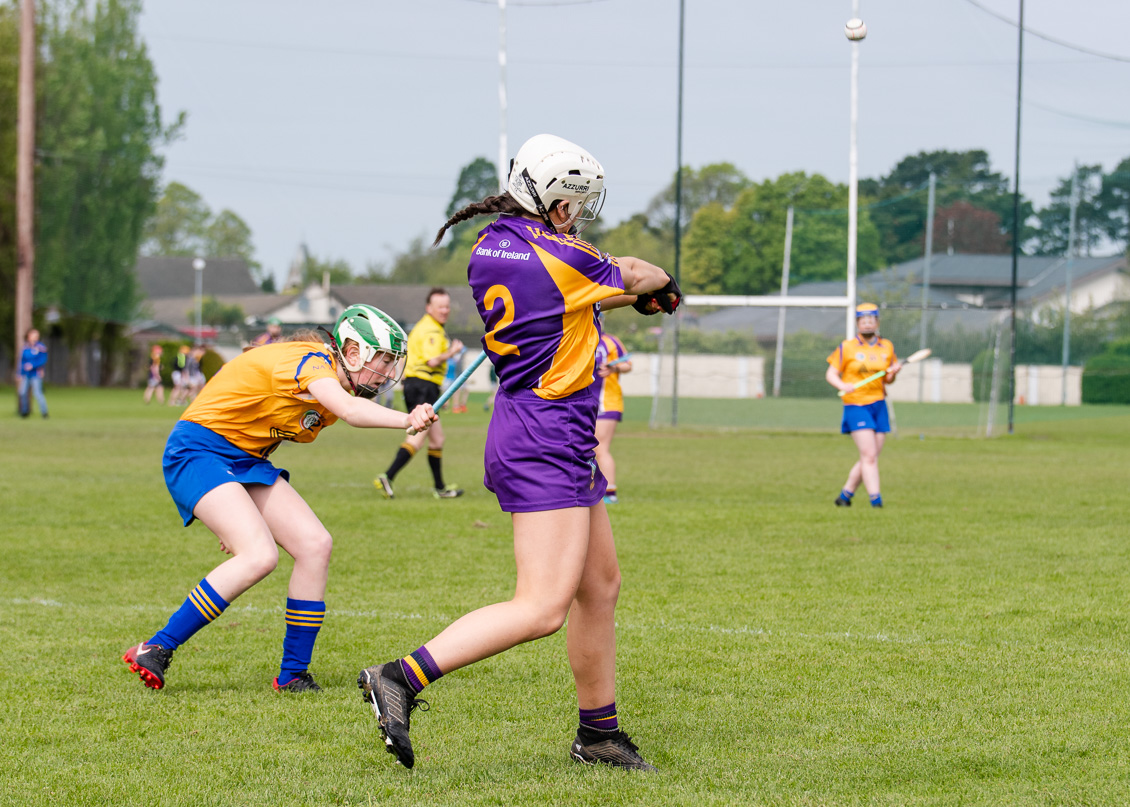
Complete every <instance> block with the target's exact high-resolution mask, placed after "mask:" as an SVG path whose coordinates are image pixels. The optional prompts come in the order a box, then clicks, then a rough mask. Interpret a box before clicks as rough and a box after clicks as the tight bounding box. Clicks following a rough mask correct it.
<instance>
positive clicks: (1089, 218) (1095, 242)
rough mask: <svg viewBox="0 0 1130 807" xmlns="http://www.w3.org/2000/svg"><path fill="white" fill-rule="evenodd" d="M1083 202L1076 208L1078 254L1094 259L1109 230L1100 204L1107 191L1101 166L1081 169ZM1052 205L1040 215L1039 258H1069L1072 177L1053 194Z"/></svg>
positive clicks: (1088, 166) (1087, 166)
mask: <svg viewBox="0 0 1130 807" xmlns="http://www.w3.org/2000/svg"><path fill="white" fill-rule="evenodd" d="M1078 188H1079V198H1078V200H1077V204H1076V207H1075V250H1076V254H1077V255H1088V256H1089V255H1090V254H1091V253H1092V251H1093V250H1094V249H1095V248H1096V247H1098V246H1100V245H1101V244H1102V242H1103V239H1104V238H1105V237H1106V233H1107V231H1108V229H1109V227H1108V221H1107V215H1106V212H1105V211H1104V210H1103V208H1102V205H1101V204H1100V202H1099V199H1100V196H1101V194H1102V189H1103V172H1102V166H1101V165H1081V166H1079V182H1078ZM1050 196H1051V201H1050V202H1049V203H1048V206H1047V207H1045V208H1044V209H1043V210H1041V211H1040V212H1039V214H1038V217H1039V220H1040V233H1039V237H1038V239H1037V243H1036V253H1037V254H1039V255H1066V254H1067V248H1068V245H1067V240H1068V236H1069V234H1070V230H1071V176H1067V177H1064V178H1062V179H1060V181H1059V184H1058V185H1057V186H1056V187H1055V188H1054V189H1053V190H1052V192H1051V194H1050Z"/></svg>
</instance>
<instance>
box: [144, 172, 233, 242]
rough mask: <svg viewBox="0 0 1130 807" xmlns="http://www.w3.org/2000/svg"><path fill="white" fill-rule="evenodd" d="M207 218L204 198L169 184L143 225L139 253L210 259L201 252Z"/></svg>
mask: <svg viewBox="0 0 1130 807" xmlns="http://www.w3.org/2000/svg"><path fill="white" fill-rule="evenodd" d="M211 218H212V211H211V210H210V209H209V208H208V205H207V203H206V202H205V201H204V197H202V196H201V195H200V194H198V193H197V192H196V191H194V190H192V189H191V188H189V187H188V186H186V185H182V184H181V183H179V182H170V183H169V184H168V185H167V186H165V192H164V193H163V194H161V198H160V199H159V200H158V202H157V209H156V211H155V213H154V215H153V217H152V218H150V219H149V222H148V223H147V224H146V227H145V242H144V244H143V245H142V250H143V251H144V252H145V254H146V255H166V256H173V255H176V256H180V257H194V256H197V255H204V256H209V257H211V253H209V252H208V251H207V250H206V249H205V245H206V244H207V242H208V227H209V220H210V219H211ZM215 257H223V256H220V255H216V256H215Z"/></svg>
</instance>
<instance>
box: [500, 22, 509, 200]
mask: <svg viewBox="0 0 1130 807" xmlns="http://www.w3.org/2000/svg"><path fill="white" fill-rule="evenodd" d="M508 151H509V149H508V147H507V145H506V0H498V186H499V188H500V189H501V191H502V192H503V193H505V192H506V179H507V175H508V174H509V173H510V155H509V154H508Z"/></svg>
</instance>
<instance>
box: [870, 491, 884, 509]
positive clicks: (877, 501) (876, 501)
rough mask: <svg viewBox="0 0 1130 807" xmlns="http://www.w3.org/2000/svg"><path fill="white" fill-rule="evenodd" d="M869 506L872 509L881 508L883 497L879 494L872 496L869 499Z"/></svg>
mask: <svg viewBox="0 0 1130 807" xmlns="http://www.w3.org/2000/svg"><path fill="white" fill-rule="evenodd" d="M871 506H872V507H882V506H883V495H882V494H881V493H876V494H875V495H874V496H872V497H871Z"/></svg>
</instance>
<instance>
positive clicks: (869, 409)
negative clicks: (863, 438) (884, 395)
mask: <svg viewBox="0 0 1130 807" xmlns="http://www.w3.org/2000/svg"><path fill="white" fill-rule="evenodd" d="M862 429H871V431H874V432H889V431H890V430H891V421H890V419H889V418H888V417H887V402H886V401H875V403H870V404H867V405H866V406H855V405H853V404H844V419H843V422H842V423H840V432H841V433H843V434H851V433H852V432H857V431H860V430H862Z"/></svg>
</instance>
